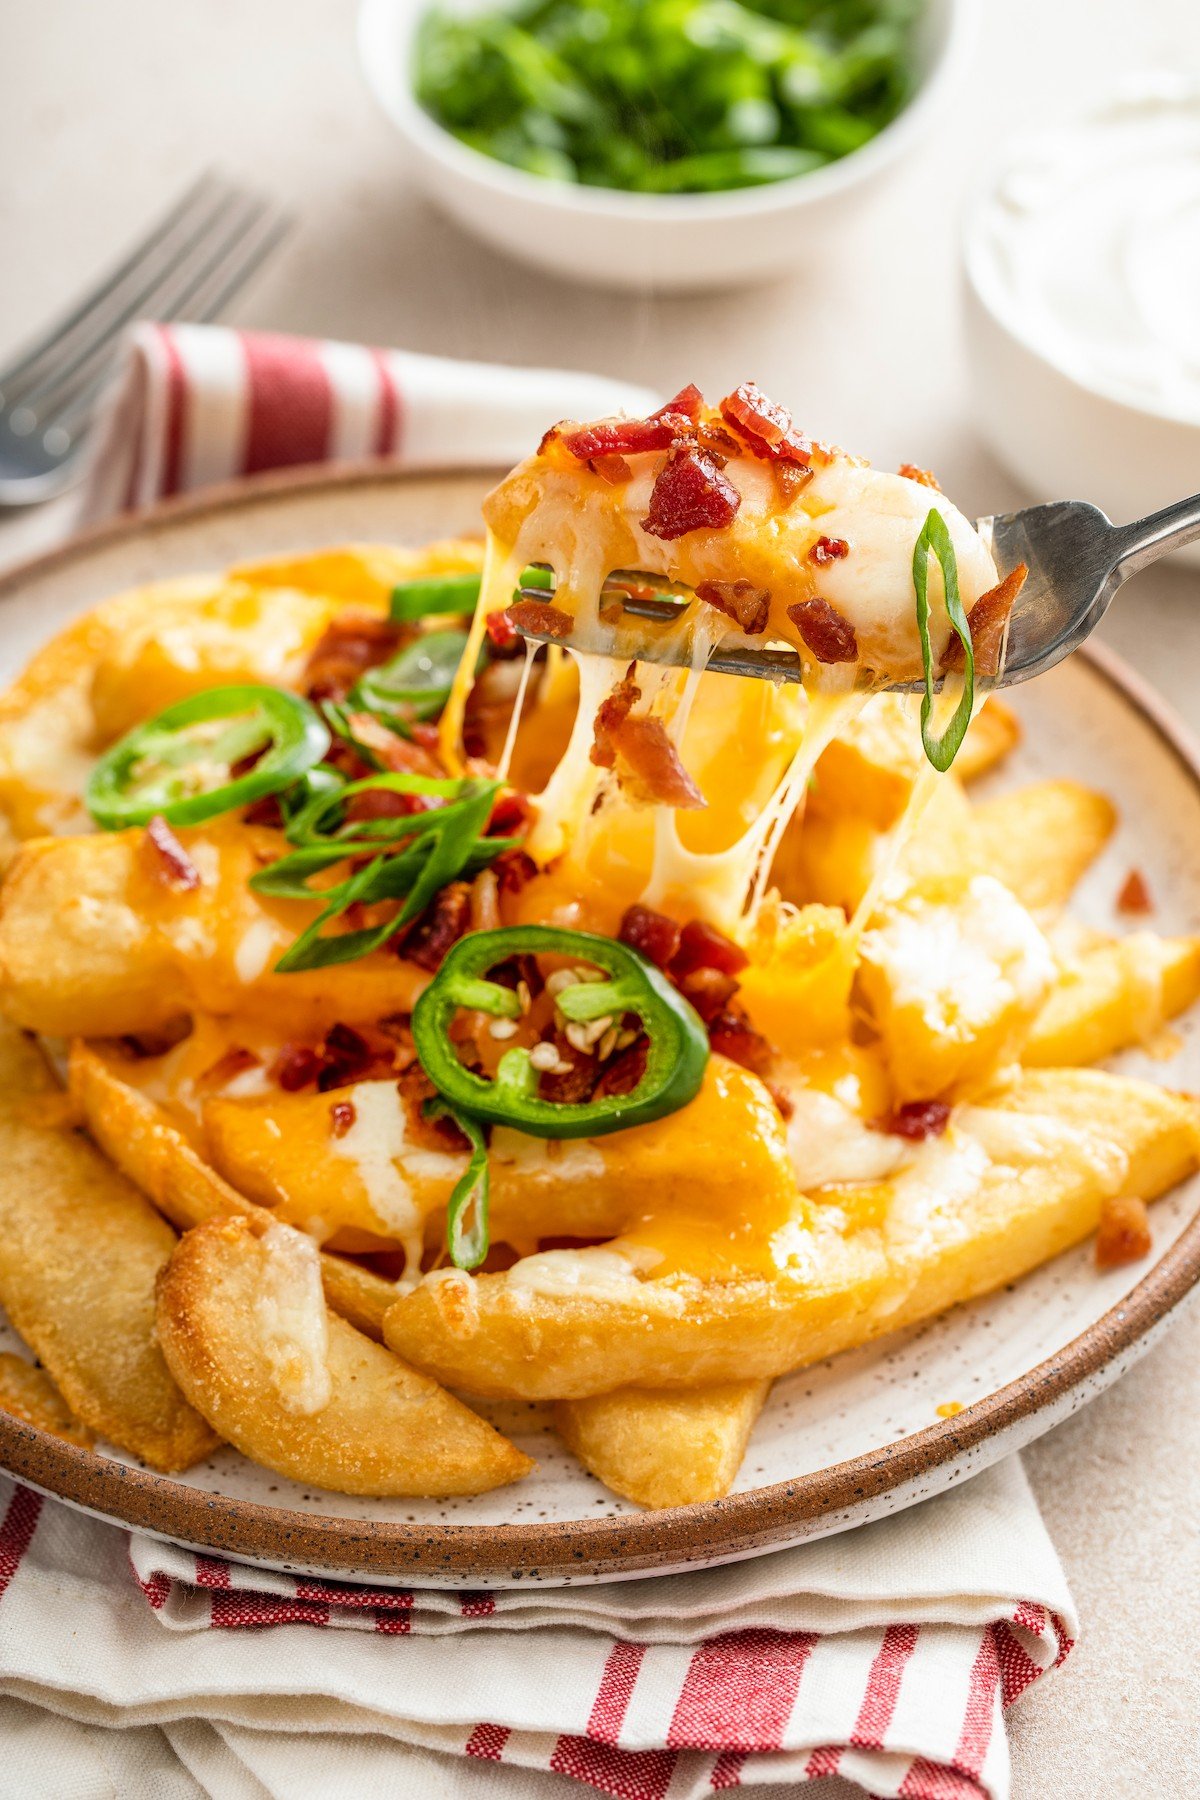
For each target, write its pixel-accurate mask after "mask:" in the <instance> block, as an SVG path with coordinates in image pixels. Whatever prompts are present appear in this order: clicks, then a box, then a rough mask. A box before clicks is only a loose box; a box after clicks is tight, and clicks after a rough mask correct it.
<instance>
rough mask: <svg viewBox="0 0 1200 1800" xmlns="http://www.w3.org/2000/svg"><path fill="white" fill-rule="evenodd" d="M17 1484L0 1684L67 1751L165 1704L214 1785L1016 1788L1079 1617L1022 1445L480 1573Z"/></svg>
mask: <svg viewBox="0 0 1200 1800" xmlns="http://www.w3.org/2000/svg"><path fill="white" fill-rule="evenodd" d="M0 1508H3V1509H4V1511H3V1523H2V1525H0V1591H2V1595H3V1597H2V1599H0V1692H2V1693H5V1694H9V1695H16V1696H19V1697H20V1698H21V1699H22V1700H23V1701H25V1702H27V1703H30V1702H32V1703H34V1704H35V1705H36V1706H37V1707H38V1708H40V1709H43V1712H42V1716H41V1723H42V1729H43V1730H44V1732H45V1733H46V1734H47V1737H48V1739H49V1742H50V1745H51V1747H53V1743H54V1733H55V1731H56V1730H58V1729H61V1731H62V1732H63V1733H66V1732H67V1731H68V1730H70V1731H72V1732H74V1731H75V1730H76V1729H77V1727H75V1726H67V1725H66V1724H62V1723H61V1721H64V1720H65V1721H78V1722H80V1723H81V1724H82V1725H84V1726H90V1727H93V1728H94V1727H97V1726H112V1725H115V1724H120V1725H123V1726H125V1727H128V1728H135V1727H136V1728H148V1727H153V1728H155V1729H156V1730H158V1731H161V1732H164V1733H165V1734H166V1736H167V1739H168V1741H169V1742H170V1743H171V1744H173V1745H174V1746H175V1748H176V1750H177V1752H178V1753H179V1754H180V1755H181V1756H182V1757H183V1759H184V1761H185V1763H186V1764H187V1766H188V1767H190V1768H192V1769H193V1773H196V1774H198V1775H199V1778H200V1780H201V1783H202V1785H204V1782H205V1777H204V1774H203V1772H202V1771H201V1770H200V1769H198V1768H197V1767H196V1759H197V1758H198V1759H199V1760H200V1761H201V1762H202V1763H203V1762H204V1761H205V1759H206V1758H207V1757H209V1756H212V1757H217V1758H218V1759H219V1762H220V1763H221V1765H222V1766H223V1767H227V1765H229V1764H230V1759H233V1761H236V1762H237V1763H238V1765H239V1766H241V1767H243V1770H244V1771H252V1772H253V1778H254V1781H255V1782H257V1783H258V1784H259V1785H257V1786H254V1785H252V1784H251V1783H250V1781H249V1777H248V1775H247V1780H246V1783H245V1787H244V1789H243V1787H242V1786H239V1785H237V1783H234V1782H232V1781H230V1780H229V1779H227V1778H222V1781H221V1782H219V1783H217V1784H215V1785H212V1786H211V1787H208V1788H207V1789H206V1791H210V1792H213V1793H217V1794H220V1795H224V1794H226V1793H232V1794H236V1795H241V1793H242V1792H243V1791H246V1792H248V1793H249V1792H252V1793H254V1794H255V1795H258V1794H261V1793H266V1794H269V1795H271V1796H277V1797H278V1800H327V1797H328V1796H329V1795H330V1794H333V1793H335V1792H336V1793H337V1794H341V1793H342V1792H346V1793H347V1794H349V1793H350V1792H351V1791H355V1792H359V1793H361V1792H364V1791H369V1792H379V1793H381V1794H395V1795H398V1796H399V1795H403V1796H404V1797H405V1800H408V1797H409V1796H420V1795H424V1794H429V1795H435V1794H436V1795H439V1796H446V1797H448V1800H459V1796H463V1797H471V1800H473V1797H474V1796H475V1795H480V1796H481V1800H482V1795H483V1794H484V1793H486V1794H487V1795H488V1796H489V1797H492V1796H494V1797H497V1800H539V1796H541V1795H542V1794H543V1793H544V1788H543V1786H542V1784H541V1782H540V1781H539V1779H538V1772H542V1774H544V1773H546V1772H552V1773H557V1774H559V1775H562V1776H569V1777H573V1778H574V1780H575V1781H576V1782H579V1783H583V1784H586V1786H588V1787H590V1788H593V1789H596V1790H598V1791H599V1792H600V1793H602V1794H606V1795H610V1796H613V1797H614V1800H701V1797H702V1796H705V1795H712V1794H714V1793H718V1792H722V1791H724V1790H727V1789H731V1788H741V1789H753V1788H755V1787H758V1786H777V1785H779V1784H787V1783H791V1784H793V1785H798V1784H802V1783H805V1782H809V1781H815V1780H817V1779H819V1778H821V1777H824V1776H828V1775H833V1774H840V1775H841V1776H843V1777H845V1778H847V1779H848V1780H850V1781H852V1782H855V1783H857V1784H859V1785H860V1786H861V1787H862V1788H863V1789H865V1790H866V1791H867V1792H868V1793H870V1794H875V1795H889V1796H890V1795H896V1796H905V1797H906V1800H1005V1797H1006V1796H1007V1793H1008V1785H1009V1765H1008V1749H1007V1743H1006V1739H1005V1732H1004V1727H1003V1722H1002V1711H1003V1708H1004V1707H1005V1706H1007V1705H1009V1704H1010V1703H1011V1702H1012V1701H1013V1700H1015V1699H1016V1697H1017V1696H1018V1694H1020V1693H1022V1692H1023V1691H1024V1689H1025V1688H1026V1687H1028V1686H1029V1684H1030V1683H1031V1682H1033V1681H1036V1680H1037V1679H1038V1678H1039V1677H1040V1676H1041V1675H1042V1674H1044V1673H1045V1672H1046V1671H1047V1670H1048V1669H1050V1668H1052V1667H1054V1666H1055V1665H1056V1664H1057V1663H1059V1662H1061V1661H1062V1659H1063V1657H1064V1656H1065V1655H1066V1653H1067V1651H1068V1650H1069V1648H1070V1645H1071V1641H1072V1638H1073V1635H1074V1632H1075V1629H1076V1627H1075V1620H1074V1614H1073V1607H1072V1603H1071V1599H1070V1595H1069V1593H1068V1592H1067V1589H1066V1585H1065V1582H1064V1579H1063V1575H1062V1571H1061V1569H1060V1567H1059V1564H1058V1559H1057V1557H1056V1556H1055V1553H1054V1549H1053V1547H1052V1545H1051V1544H1050V1541H1049V1539H1048V1537H1047V1535H1046V1532H1045V1529H1044V1527H1043V1525H1042V1522H1041V1519H1040V1516H1039V1514H1038V1511H1037V1508H1036V1506H1035V1504H1034V1502H1033V1499H1032V1497H1031V1495H1030V1493H1029V1490H1028V1487H1027V1486H1026V1483H1025V1478H1024V1475H1023V1474H1022V1472H1021V1469H1020V1465H1019V1463H1018V1462H1017V1461H1016V1460H1015V1459H1011V1460H1010V1461H1009V1462H1007V1463H1005V1464H1002V1465H1000V1466H999V1467H997V1468H995V1469H993V1470H991V1471H989V1472H987V1473H986V1474H984V1475H981V1476H979V1477H978V1478H977V1479H976V1480H975V1481H973V1482H971V1483H970V1484H969V1485H968V1486H965V1487H963V1488H961V1489H955V1490H952V1491H951V1492H949V1493H947V1494H945V1495H943V1496H941V1497H939V1498H938V1499H935V1500H931V1501H929V1502H927V1503H926V1504H924V1505H922V1506H919V1507H916V1508H912V1509H910V1510H908V1511H906V1512H903V1513H899V1514H896V1515H895V1516H894V1517H892V1518H890V1519H886V1520H882V1521H880V1522H879V1523H877V1524H874V1525H869V1526H866V1527H863V1528H862V1529H860V1530H858V1531H855V1532H850V1533H847V1534H845V1535H843V1536H840V1537H836V1538H828V1539H822V1540H820V1541H819V1542H816V1543H812V1544H807V1545H804V1546H801V1547H800V1548H798V1549H795V1550H788V1551H783V1552H780V1553H778V1554H776V1555H773V1556H768V1557H762V1558H758V1559H756V1560H754V1561H751V1562H746V1563H740V1564H735V1565H733V1566H731V1567H729V1568H724V1569H712V1570H706V1571H701V1572H696V1573H692V1574H687V1575H676V1576H666V1577H655V1578H652V1579H649V1580H645V1581H631V1582H621V1583H616V1584H603V1585H596V1586H580V1587H576V1588H567V1589H562V1588H559V1589H528V1588H526V1589H522V1590H519V1591H511V1590H509V1591H495V1592H492V1593H488V1594H484V1593H475V1594H464V1593H456V1592H445V1591H433V1590H427V1591H425V1592H410V1591H402V1590H399V1589H389V1588H368V1587H357V1586H351V1585H346V1584H339V1583H331V1582H325V1581H317V1580H311V1579H310V1580H304V1579H299V1578H296V1577H292V1576H285V1575H274V1574H270V1573H268V1572H264V1571H262V1570H258V1569H251V1568H248V1567H244V1566H240V1565H238V1564H236V1563H230V1562H227V1561H225V1560H223V1559H220V1558H217V1557H212V1556H198V1555H195V1554H193V1553H192V1552H189V1551H184V1550H181V1549H176V1548H174V1547H172V1546H169V1545H164V1544H160V1543H157V1542H154V1541H152V1540H150V1539H148V1538H145V1537H141V1536H138V1535H136V1534H135V1535H134V1536H133V1537H132V1538H130V1536H129V1535H128V1534H127V1533H125V1532H123V1531H119V1530H118V1529H117V1528H116V1527H114V1526H110V1525H104V1524H101V1523H99V1522H97V1521H94V1520H90V1519H84V1518H81V1517H78V1516H77V1515H75V1514H73V1513H69V1512H67V1511H65V1510H64V1509H62V1508H59V1507H55V1506H53V1505H50V1504H43V1502H42V1501H41V1500H40V1499H39V1497H38V1496H37V1495H35V1494H33V1493H32V1492H30V1491H29V1490H28V1489H25V1488H20V1487H14V1486H13V1485H12V1484H11V1483H6V1482H3V1481H0ZM196 1718H200V1719H203V1720H204V1721H205V1724H206V1727H207V1733H205V1732H201V1733H200V1734H199V1736H197V1733H196V1732H195V1731H194V1730H192V1728H191V1727H190V1726H189V1727H187V1728H186V1730H185V1729H184V1722H186V1721H189V1720H194V1719H196ZM56 1721H57V1722H59V1723H58V1724H56V1723H55V1722H56ZM2 1730H3V1715H2V1713H0V1731H2ZM181 1730H182V1731H183V1737H181V1738H179V1741H178V1742H177V1741H176V1740H177V1736H178V1734H179V1733H180V1731H181ZM298 1733H299V1734H303V1742H302V1744H301V1745H299V1746H298V1745H297V1744H296V1742H295V1736H296V1734H298ZM364 1734H366V1736H365V1737H364ZM206 1746H207V1748H206ZM63 1747H64V1749H65V1743H64V1746H63ZM106 1754H108V1752H107V1751H106ZM481 1765H487V1766H490V1767H492V1768H493V1769H494V1770H495V1780H496V1782H497V1783H498V1784H499V1785H489V1786H486V1787H480V1786H479V1785H478V1782H479V1777H480V1774H481ZM497 1765H499V1768H497V1767H496V1766H497ZM348 1767H351V1768H354V1769H355V1770H357V1771H358V1772H359V1773H360V1774H361V1775H362V1776H363V1778H364V1779H366V1780H367V1785H366V1786H365V1787H364V1786H361V1785H360V1786H358V1787H356V1788H354V1789H353V1790H352V1788H351V1787H350V1786H345V1785H344V1784H345V1782H346V1780H347V1773H346V1772H347V1768H348ZM500 1769H503V1770H504V1771H506V1775H505V1777H504V1778H503V1779H501V1776H500ZM64 1791H66V1790H65V1789H64ZM118 1791H122V1790H118Z"/></svg>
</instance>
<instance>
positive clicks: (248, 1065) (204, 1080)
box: [196, 1044, 262, 1088]
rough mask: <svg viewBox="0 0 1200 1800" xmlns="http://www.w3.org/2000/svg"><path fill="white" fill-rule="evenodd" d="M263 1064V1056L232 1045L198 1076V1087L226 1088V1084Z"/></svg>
mask: <svg viewBox="0 0 1200 1800" xmlns="http://www.w3.org/2000/svg"><path fill="white" fill-rule="evenodd" d="M261 1063H262V1058H261V1056H256V1055H255V1053H254V1051H253V1050H247V1049H246V1048H245V1046H244V1045H243V1044H231V1045H230V1046H229V1048H228V1050H226V1051H225V1052H224V1054H223V1055H221V1056H218V1058H217V1060H216V1062H215V1063H211V1064H210V1065H209V1067H208V1068H207V1069H205V1070H204V1072H203V1074H202V1075H198V1076H197V1078H196V1086H197V1087H199V1088H220V1087H224V1086H225V1084H226V1082H229V1081H234V1080H236V1079H237V1077H238V1076H239V1075H244V1074H245V1073H246V1071H247V1069H257V1068H259V1067H260V1065H261Z"/></svg>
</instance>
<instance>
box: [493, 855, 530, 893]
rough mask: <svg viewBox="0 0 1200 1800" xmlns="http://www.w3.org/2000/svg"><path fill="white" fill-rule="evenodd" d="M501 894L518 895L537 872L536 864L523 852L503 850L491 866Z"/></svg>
mask: <svg viewBox="0 0 1200 1800" xmlns="http://www.w3.org/2000/svg"><path fill="white" fill-rule="evenodd" d="M492 867H493V869H495V871H496V880H497V881H498V882H499V884H500V892H501V893H502V894H519V893H520V891H521V889H522V888H523V887H526V886H527V885H528V883H529V882H531V881H532V880H533V878H534V876H535V875H536V874H537V872H538V867H537V864H536V863H535V862H534V860H533V858H532V856H530V855H529V854H528V853H527V852H526V851H524V850H503V851H501V853H500V855H499V856H498V857H497V858H496V860H495V862H494V863H493V864H492Z"/></svg>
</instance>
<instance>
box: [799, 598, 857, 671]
mask: <svg viewBox="0 0 1200 1800" xmlns="http://www.w3.org/2000/svg"><path fill="white" fill-rule="evenodd" d="M787 616H788V618H789V619H790V620H791V621H792V624H793V625H794V626H795V627H796V630H797V631H798V632H799V633H800V636H801V637H802V638H803V639H804V642H805V643H806V644H807V645H808V648H809V649H810V650H811V651H812V653H813V655H814V656H815V657H816V659H817V661H818V662H819V663H845V662H856V661H857V660H858V634H857V632H856V631H855V629H854V627H853V625H852V624H851V623H850V621H849V619H847V618H845V617H844V616H843V615H842V614H841V613H840V612H839V611H838V609H837V607H836V606H830V604H829V602H828V600H821V599H812V600H798V601H797V602H796V604H795V605H794V606H789V607H788V609H787Z"/></svg>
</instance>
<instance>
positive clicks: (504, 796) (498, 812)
mask: <svg viewBox="0 0 1200 1800" xmlns="http://www.w3.org/2000/svg"><path fill="white" fill-rule="evenodd" d="M532 818H533V802H532V800H531V799H530V798H529V795H528V794H523V793H522V792H521V790H520V789H519V788H505V789H504V791H503V793H500V794H497V796H496V803H495V805H494V806H493V807H492V811H491V817H490V818H489V819H488V822H487V830H486V833H485V835H486V836H487V837H512V836H514V834H515V833H517V832H519V831H524V830H525V829H526V828H527V827H528V825H529V823H530V821H531V820H532Z"/></svg>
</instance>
